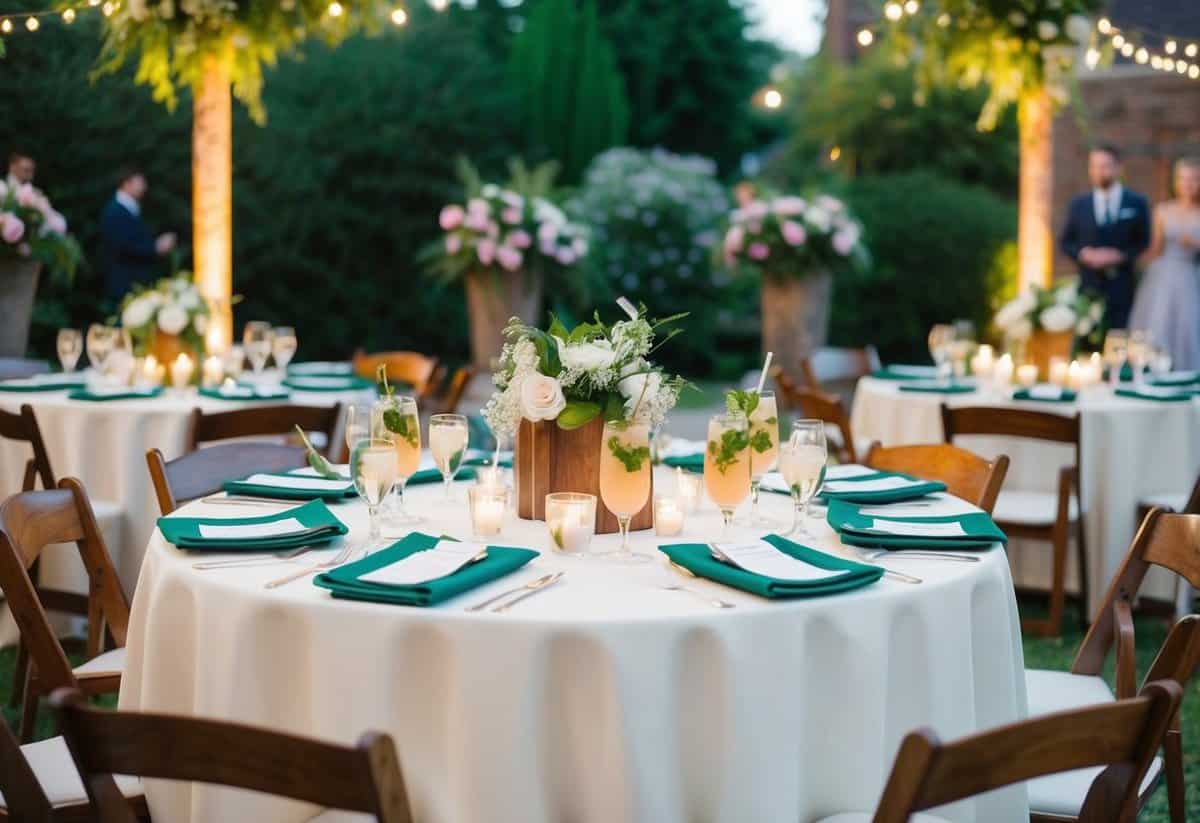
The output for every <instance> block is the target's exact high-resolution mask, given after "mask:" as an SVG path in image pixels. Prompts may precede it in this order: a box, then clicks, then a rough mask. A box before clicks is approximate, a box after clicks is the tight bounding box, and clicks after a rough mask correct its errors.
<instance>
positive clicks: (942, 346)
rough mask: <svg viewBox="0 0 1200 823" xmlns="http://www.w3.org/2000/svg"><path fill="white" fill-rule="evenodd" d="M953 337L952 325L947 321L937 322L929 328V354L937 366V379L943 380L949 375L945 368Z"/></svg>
mask: <svg viewBox="0 0 1200 823" xmlns="http://www.w3.org/2000/svg"><path fill="white" fill-rule="evenodd" d="M954 338H955V332H954V326H951V325H949V324H947V323H938V324H937V325H935V326H934V327H933V328H932V329H930V330H929V354H930V356H931V357H932V358H933V362H934V365H935V366H937V377H938V379H939V380H944V379H946V378H947V377H948V376H949V374H948V372H947V370H946V366H947V362H946V361H947V360H948V359H949V357H950V344H952V343H953V342H954Z"/></svg>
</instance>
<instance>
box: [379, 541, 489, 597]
mask: <svg viewBox="0 0 1200 823" xmlns="http://www.w3.org/2000/svg"><path fill="white" fill-rule="evenodd" d="M486 554H487V547H486V546H484V545H483V544H482V543H460V542H458V541H455V540H439V541H438V542H437V544H436V545H434V547H433V548H432V549H427V550H426V551H421V552H413V553H412V554H410V555H409V556H408V557H405V558H404V559H402V560H398V561H396V562H395V563H392V564H391V565H389V566H384V567H383V568H380V569H376V570H375V571H373V572H368V573H367V574H364V575H362V576H361V577H359V578H358V579H359V581H361V582H363V583H382V584H383V585H386V586H415V585H416V584H418V583H428V582H429V581H430V580H437V579H438V578H441V577H446V576H447V575H451V574H454V573H455V572H456V571H458V570H459V569H461V568H462V567H463V566H466V565H468V564H470V563H472V562H474V561H475V560H476V559H481V558H480V555H486Z"/></svg>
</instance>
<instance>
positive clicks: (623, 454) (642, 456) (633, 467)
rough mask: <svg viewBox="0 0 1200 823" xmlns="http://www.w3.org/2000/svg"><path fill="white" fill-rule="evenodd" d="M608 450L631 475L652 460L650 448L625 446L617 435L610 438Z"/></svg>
mask: <svg viewBox="0 0 1200 823" xmlns="http://www.w3.org/2000/svg"><path fill="white" fill-rule="evenodd" d="M608 450H609V451H610V452H612V456H613V457H615V458H617V460H619V461H621V465H623V466H624V467H625V471H627V472H631V473H632V472H635V471H638V470H639V469H641V468H642V463H644V462H645V461H647V460H649V459H650V447H649V446H625V445H624V444H622V443H621V439H620V438H619V437H616V436H615V435H614V436H613V437H610V438H608Z"/></svg>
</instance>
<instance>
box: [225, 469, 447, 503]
mask: <svg viewBox="0 0 1200 823" xmlns="http://www.w3.org/2000/svg"><path fill="white" fill-rule="evenodd" d="M419 473H420V472H418V474H419ZM260 475H261V476H267V477H280V478H287V479H288V481H289V482H292V483H295V484H297V486H299V485H300V484H302V483H306V482H312V483H313V485H318V483H317V482H316V481H320V484H319V485H326V484H329V483H330V482H331V481H327V480H325V479H324V478H320V477H297V476H296V475H294V474H291V473H290V472H277V473H272V472H259V473H258V474H254V475H250V477H247V478H244V479H242V480H226V481H225V482H224V483H223V484H222V486H221V488H223V489H224V490H225V491H227V492H228V493H229V494H248V495H252V496H254V497H278V498H280V499H281V500H345V499H346V498H348V497H354V496H355V495H356V494H357V492H355V491H354V483H352V482H350V481H349V480H346V481H344V482H343V481H337V483H338V484H337V486H336V487H333V486H331V487H330V488H325V489H322V488H307V489H306V488H289V487H286V486H275V485H271V484H269V483H265V482H257V481H251V478H252V477H257V476H260ZM438 476H439V477H440V476H441V475H438Z"/></svg>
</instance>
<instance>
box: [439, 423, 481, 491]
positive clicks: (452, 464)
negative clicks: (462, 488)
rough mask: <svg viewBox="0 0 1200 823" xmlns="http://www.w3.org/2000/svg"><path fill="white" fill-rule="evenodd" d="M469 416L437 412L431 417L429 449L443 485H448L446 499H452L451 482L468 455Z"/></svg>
mask: <svg viewBox="0 0 1200 823" xmlns="http://www.w3.org/2000/svg"><path fill="white" fill-rule="evenodd" d="M470 437H471V435H470V430H469V429H468V428H467V418H466V416H465V415H461V414H435V415H433V417H430V418H429V451H430V452H431V453H432V454H433V462H434V463H435V464H436V465H437V467H438V471H440V472H441V473H442V485H444V486H445V487H446V499H447V500H450V499H451V496H450V484H451V483H453V482H454V475H456V474H458V467H459V466H461V465H462V462H463V457H464V456H466V452H467V442H468V441H469V440H470Z"/></svg>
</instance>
